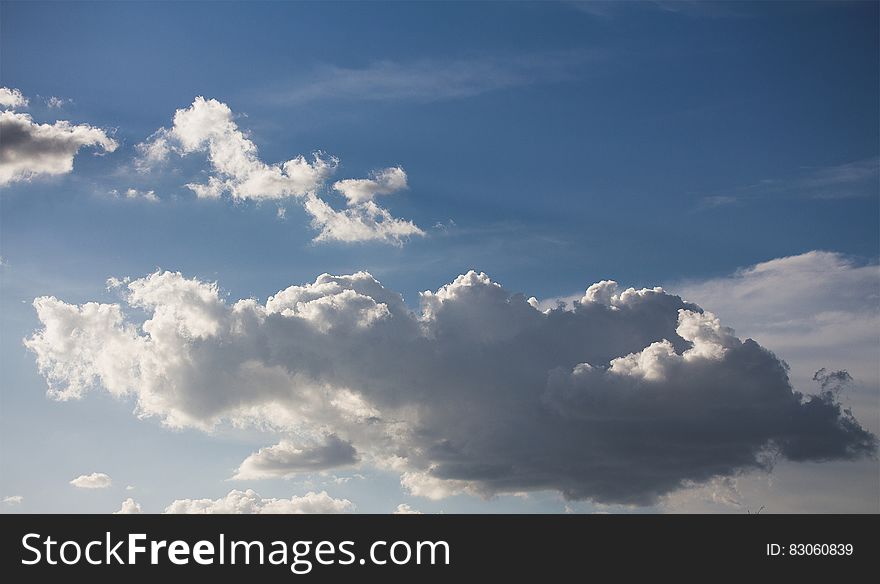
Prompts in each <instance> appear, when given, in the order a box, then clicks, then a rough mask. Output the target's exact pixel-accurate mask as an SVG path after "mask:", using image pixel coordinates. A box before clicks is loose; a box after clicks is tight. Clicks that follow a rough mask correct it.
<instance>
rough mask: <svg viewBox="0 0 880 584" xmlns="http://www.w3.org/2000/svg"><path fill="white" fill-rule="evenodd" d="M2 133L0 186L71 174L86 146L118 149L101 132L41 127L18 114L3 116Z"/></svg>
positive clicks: (75, 127)
mask: <svg viewBox="0 0 880 584" xmlns="http://www.w3.org/2000/svg"><path fill="white" fill-rule="evenodd" d="M0 133H2V134H3V141H2V142H0V186H3V185H8V184H10V183H12V182H16V181H26V180H30V179H32V178H34V177H37V176H41V175H59V174H67V173H69V172H71V171H72V170H73V159H74V157H75V156H76V153H77V152H79V149H80V148H82V147H84V146H97V147H100V148H101V149H103V150H104V151H105V152H113V151H114V150H116V147H117V143H116V141H115V140H113V139H112V138H110V137H109V136H108V135H107V133H106V132H105V131H104V130H101V129H100V128H94V127H92V126H90V125H88V124H80V125H74V124H71V123H70V122H67V121H63V120H62V121H57V122H55V123H54V124H38V123H36V122H34V120H33V118H32V117H31V116H30V115H29V114H23V113H17V112H14V111H4V112H0Z"/></svg>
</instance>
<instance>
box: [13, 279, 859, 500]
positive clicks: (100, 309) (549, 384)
mask: <svg viewBox="0 0 880 584" xmlns="http://www.w3.org/2000/svg"><path fill="white" fill-rule="evenodd" d="M116 282H117V283H118V288H117V289H118V290H119V291H120V293H122V295H123V299H124V301H125V304H127V305H128V306H129V307H131V308H132V309H136V310H137V311H138V312H140V311H141V310H143V311H145V312H146V319H145V320H144V321H143V322H142V324H136V322H138V321H137V320H135V319H134V318H133V317H132V316H128V315H127V313H128V312H129V310H128V309H125V308H123V305H122V304H98V303H86V304H82V305H73V304H68V303H65V302H64V301H62V300H59V299H57V298H54V297H41V298H38V299H36V300H35V301H34V306H35V308H36V310H37V315H38V317H39V319H40V322H41V323H42V327H41V328H40V329H39V330H38V331H36V332H35V334H34V335H33V336H31V337H30V338H29V339H27V340H26V345H27V347H28V348H29V349H30V350H31V351H33V352H34V354H35V355H36V358H37V364H38V367H39V370H40V372H41V373H42V374H43V375H44V376H45V378H46V379H47V381H48V384H49V394H50V396H52V397H54V398H56V399H62V400H64V399H76V398H80V397H82V396H83V395H85V394H86V393H87V392H88V391H89V390H91V389H93V388H103V389H104V390H106V391H108V392H110V393H111V394H113V395H115V396H120V397H129V398H130V399H132V400H133V401H134V402H135V404H136V405H135V408H136V412H137V414H138V415H139V416H153V417H157V418H159V419H160V420H162V421H163V422H164V423H165V424H167V425H169V426H172V427H186V426H191V427H197V428H202V429H210V428H212V427H214V426H215V425H216V424H218V423H223V422H231V423H235V424H242V425H247V424H256V425H259V426H260V427H263V428H266V427H269V428H272V429H274V430H276V431H278V432H281V433H285V432H287V433H289V435H290V436H297V437H305V438H306V439H307V440H306V442H305V443H303V442H298V441H297V442H295V441H293V439H291V440H290V441H284V442H281V443H279V444H278V445H276V446H271V447H268V448H264V449H263V450H261V451H259V452H257V453H255V454H253V455H251V456H250V457H248V459H246V460H245V461H244V462H243V463H242V465H241V467H240V468H239V472H240V473H255V474H257V475H260V474H270V475H272V474H274V475H281V476H284V475H285V474H287V473H288V472H296V471H297V470H298V469H308V468H320V467H323V466H324V465H329V464H330V463H331V462H332V463H334V464H335V463H336V462H337V461H339V460H351V459H353V457H354V456H355V454H354V452H356V453H357V457H358V458H359V459H360V460H362V461H363V462H364V463H366V464H370V465H373V466H376V467H379V468H385V469H389V470H393V471H396V472H398V473H400V475H401V482H402V484H403V485H404V487H405V488H407V489H408V490H409V491H410V492H411V493H412V494H414V495H419V496H425V497H431V498H440V497H444V496H448V495H450V494H455V493H470V494H476V495H482V496H489V495H492V494H495V493H512V492H523V491H529V490H545V489H553V490H557V491H560V492H562V493H563V494H564V495H565V496H566V497H568V498H574V499H592V500H594V501H597V502H602V503H626V504H649V503H652V502H656V501H657V500H658V498H659V497H661V496H663V495H664V494H667V493H669V492H671V491H674V490H676V489H679V488H680V487H681V486H682V485H686V484H692V483H701V482H705V481H710V480H713V479H714V478H716V477H725V476H733V475H735V474H736V473H738V472H741V471H743V470H750V469H766V468H769V465H770V464H771V461H772V460H774V459H780V458H782V459H789V460H793V461H827V460H850V459H855V458H859V457H863V456H870V455H873V454H874V453H875V451H876V440H875V438H874V436H873V435H872V434H871V433H869V432H868V431H866V430H864V429H863V428H862V427H861V426H860V425H859V423H858V422H857V421H856V420H855V419H854V418H853V416H852V415H851V414H850V413H849V412H848V411H846V410H844V409H843V408H842V407H841V405H840V403H839V402H838V399H837V396H836V394H835V392H833V391H820V392H819V393H817V394H814V395H805V394H803V393H801V392H799V391H797V390H795V389H794V388H793V387H792V384H791V382H790V379H789V377H788V371H787V368H786V366H785V364H784V363H782V362H781V361H780V360H779V359H778V358H777V357H776V356H775V355H774V354H773V353H771V352H770V351H768V350H767V349H765V348H764V347H762V346H761V345H759V344H758V343H757V342H755V341H753V340H751V339H745V340H742V339H741V338H739V337H737V336H736V334H735V333H734V331H733V330H731V329H730V328H728V327H726V326H724V325H723V324H722V322H721V321H720V320H719V318H717V317H716V316H714V315H713V314H711V313H709V312H707V311H704V310H703V309H702V308H701V307H700V306H698V305H696V304H692V303H689V302H686V301H684V300H682V299H681V298H680V297H678V296H675V295H672V294H669V293H667V292H665V291H664V290H663V289H661V288H646V289H641V290H635V289H632V288H630V289H621V288H620V287H619V286H618V285H617V284H616V283H614V282H612V281H603V282H600V283H598V284H595V285H593V286H590V287H588V288H587V290H586V292H585V294H584V295H583V296H582V297H581V298H580V299H579V300H577V301H575V302H573V306H572V308H571V309H569V310H566V309H562V308H551V309H546V310H541V309H540V306H539V303H538V302H537V301H535V300H532V299H529V300H527V299H526V297H525V296H524V295H522V294H515V293H511V292H510V291H508V290H506V289H505V288H504V287H503V286H501V285H500V284H499V283H497V282H493V281H492V280H491V279H490V278H489V277H488V276H487V275H485V274H483V273H477V272H468V273H467V274H464V275H462V276H459V277H458V278H456V279H455V280H454V281H453V282H452V283H450V284H447V285H445V286H442V287H441V288H440V289H438V290H436V291H433V292H432V291H426V292H423V293H422V294H421V299H420V300H421V306H420V308H419V309H418V310H412V309H411V308H409V307H408V306H407V305H406V304H405V303H404V302H403V299H402V297H401V296H400V295H399V294H397V293H395V292H393V291H391V290H389V289H387V288H385V287H384V286H383V285H382V284H381V283H379V282H378V281H376V280H375V279H374V278H373V277H372V276H371V275H370V274H368V273H366V272H358V273H355V274H352V275H347V276H331V275H329V274H323V275H321V276H319V277H318V278H317V279H316V280H315V281H314V282H312V283H307V284H304V285H297V286H290V287H288V288H286V289H284V290H281V291H280V292H278V293H277V294H275V295H274V296H271V297H269V298H268V299H267V300H266V302H265V303H263V302H260V301H257V300H255V299H245V300H238V301H235V302H229V301H227V300H226V299H224V298H223V297H221V295H220V292H219V288H218V286H217V284H215V283H206V282H202V281H200V280H197V279H191V278H186V277H184V276H183V275H182V274H180V273H173V272H162V271H157V272H155V273H153V274H150V275H148V276H146V277H144V278H139V279H135V280H130V281H126V280H116ZM329 434H332V435H333V436H335V437H336V438H335V440H338V441H339V443H336V444H335V445H334V444H333V443H332V440H331V439H329V438H327V437H328V435H329ZM309 441H310V442H309ZM322 441H323V442H322ZM308 443H312V444H318V445H319V446H317V447H307V446H303V444H308ZM294 444H295V445H294ZM321 444H323V447H322V446H320V445H321ZM346 444H347V445H348V446H350V447H351V450H350V451H349V450H348V449H347V448H346V447H345V445H346ZM346 452H347V453H348V454H346ZM340 453H341V454H343V456H340ZM349 455H350V457H351V458H349ZM237 493H238V495H236V497H235V498H236V499H237V498H242V497H244V496H245V495H247V494H246V493H244V494H241V493H240V492H237ZM254 496H255V495H254ZM254 496H248V497H250V498H253V497H254ZM248 497H245V499H248ZM200 504H201V505H203V506H208V507H211V506H214V505H221V504H225V503H223V500H221V501H220V502H219V503H218V502H216V501H208V502H207V503H205V502H202V503H200ZM184 507H187V508H188V505H184Z"/></svg>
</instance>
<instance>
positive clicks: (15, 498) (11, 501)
mask: <svg viewBox="0 0 880 584" xmlns="http://www.w3.org/2000/svg"><path fill="white" fill-rule="evenodd" d="M23 501H24V497H22V496H21V495H10V496H9V497H3V504H4V505H21V504H22V502H23Z"/></svg>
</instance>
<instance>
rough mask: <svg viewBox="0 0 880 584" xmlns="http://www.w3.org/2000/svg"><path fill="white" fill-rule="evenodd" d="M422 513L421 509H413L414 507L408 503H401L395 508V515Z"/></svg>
mask: <svg viewBox="0 0 880 584" xmlns="http://www.w3.org/2000/svg"><path fill="white" fill-rule="evenodd" d="M421 514H422V512H421V511H417V510H415V509H413V508H412V507H410V506H409V505H407V504H406V503H401V504H400V505H398V506H397V508H396V509H395V510H394V515H421Z"/></svg>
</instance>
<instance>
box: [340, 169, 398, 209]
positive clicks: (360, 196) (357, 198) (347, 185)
mask: <svg viewBox="0 0 880 584" xmlns="http://www.w3.org/2000/svg"><path fill="white" fill-rule="evenodd" d="M406 186H407V185H406V172H404V170H403V169H402V168H400V167H399V166H396V167H393V168H386V169H384V170H379V171H376V172H375V173H373V176H372V178H360V179H353V178H347V179H345V180H340V181H337V182H335V183H333V188H334V189H336V190H337V191H339V192H340V193H342V195H343V196H344V197H345V198H346V199H348V204H349V205H357V204H360V203H366V202H367V201H372V200H373V197H375V196H376V195H390V194H391V193H394V192H397V191H399V190H402V189H405V188H406Z"/></svg>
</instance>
